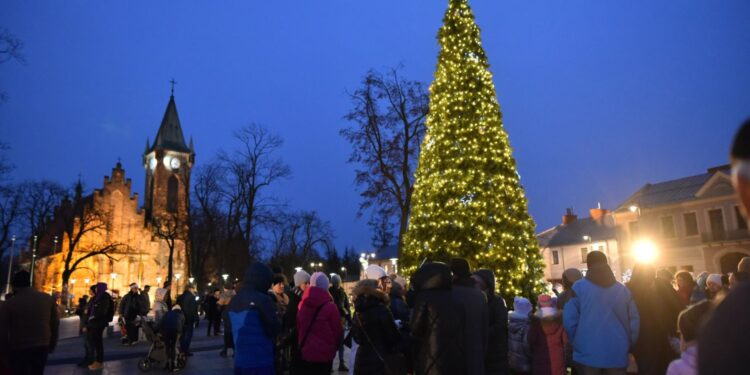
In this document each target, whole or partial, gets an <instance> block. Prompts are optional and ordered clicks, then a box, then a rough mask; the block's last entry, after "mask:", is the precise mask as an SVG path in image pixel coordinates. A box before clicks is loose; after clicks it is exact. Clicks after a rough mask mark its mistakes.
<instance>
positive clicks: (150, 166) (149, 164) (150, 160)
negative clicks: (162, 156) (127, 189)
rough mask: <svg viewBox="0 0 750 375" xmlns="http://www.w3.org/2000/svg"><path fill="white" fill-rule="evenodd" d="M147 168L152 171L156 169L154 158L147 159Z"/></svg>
mask: <svg viewBox="0 0 750 375" xmlns="http://www.w3.org/2000/svg"><path fill="white" fill-rule="evenodd" d="M148 167H149V168H151V170H152V171H153V170H155V169H156V158H150V159H148Z"/></svg>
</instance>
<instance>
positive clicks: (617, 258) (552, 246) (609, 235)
mask: <svg viewBox="0 0 750 375" xmlns="http://www.w3.org/2000/svg"><path fill="white" fill-rule="evenodd" d="M589 213H590V215H591V216H590V217H587V218H582V219H579V218H578V216H577V215H575V214H574V213H573V211H572V210H571V209H568V210H567V211H566V213H565V215H563V217H562V223H560V225H556V226H554V227H552V228H549V229H547V230H545V231H543V232H541V233H539V234H538V235H537V239H538V240H539V247H540V249H541V252H542V258H543V259H544V262H545V265H546V266H545V268H544V277H545V279H547V280H549V281H551V282H560V281H562V274H563V271H565V270H566V269H568V268H578V269H580V270H582V271H583V272H584V273H585V271H586V269H587V267H586V256H587V255H588V253H589V252H590V251H593V250H598V251H601V252H603V253H604V254H606V255H607V258H609V264H610V267H611V268H612V270H613V271H614V274H615V277H617V279H618V280H623V277H625V278H627V276H626V274H627V271H626V269H624V268H623V264H622V261H621V259H622V257H621V255H620V247H619V246H618V242H617V235H616V233H617V228H616V227H615V226H614V220H613V216H612V214H611V213H609V212H608V211H607V210H605V209H603V208H601V207H598V208H592V209H591V210H589Z"/></svg>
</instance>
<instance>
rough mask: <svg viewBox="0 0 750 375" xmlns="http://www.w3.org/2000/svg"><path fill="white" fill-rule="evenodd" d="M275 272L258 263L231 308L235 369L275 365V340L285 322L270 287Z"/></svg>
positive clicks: (230, 319) (233, 300)
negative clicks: (277, 312) (279, 313)
mask: <svg viewBox="0 0 750 375" xmlns="http://www.w3.org/2000/svg"><path fill="white" fill-rule="evenodd" d="M272 277H273V274H272V273H271V269H270V268H268V266H266V265H264V264H262V263H258V262H255V263H253V264H251V265H250V267H248V269H247V272H246V273H245V279H244V288H242V290H241V291H240V293H238V294H237V295H235V296H234V298H232V301H231V302H230V303H229V305H228V308H227V317H228V318H229V319H228V320H229V323H230V329H231V332H232V338H233V341H234V351H235V354H234V366H235V368H243V369H255V368H269V367H270V368H273V362H274V339H275V337H276V335H277V334H278V333H279V330H280V327H281V323H280V322H279V320H278V319H277V317H276V306H275V304H274V301H273V300H272V299H271V296H269V295H268V293H267V291H268V288H269V287H270V286H271V278H272Z"/></svg>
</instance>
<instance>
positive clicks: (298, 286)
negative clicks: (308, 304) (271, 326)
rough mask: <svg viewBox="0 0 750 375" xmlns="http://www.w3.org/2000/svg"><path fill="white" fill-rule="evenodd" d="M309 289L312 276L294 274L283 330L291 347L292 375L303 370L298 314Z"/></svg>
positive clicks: (290, 365)
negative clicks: (300, 304) (298, 332)
mask: <svg viewBox="0 0 750 375" xmlns="http://www.w3.org/2000/svg"><path fill="white" fill-rule="evenodd" d="M309 287H310V274H309V273H307V272H306V271H305V270H299V271H298V272H297V273H295V274H294V288H292V290H291V291H289V293H288V294H287V296H289V306H288V308H287V309H286V313H285V314H284V319H283V324H282V327H283V328H282V329H283V331H284V334H285V335H287V339H286V341H287V342H288V345H289V346H290V347H289V349H290V356H291V363H290V364H289V367H290V372H291V373H292V374H296V373H298V371H301V370H303V369H302V368H300V364H301V363H302V355H301V354H300V352H299V344H298V343H297V312H298V311H299V303H300V302H302V294H303V293H304V292H305V289H307V288H309Z"/></svg>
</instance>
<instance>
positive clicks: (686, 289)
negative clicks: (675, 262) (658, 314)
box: [674, 271, 695, 307]
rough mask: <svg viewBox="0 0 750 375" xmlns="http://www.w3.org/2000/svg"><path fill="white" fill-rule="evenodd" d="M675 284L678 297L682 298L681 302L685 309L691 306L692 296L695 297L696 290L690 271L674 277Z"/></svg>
mask: <svg viewBox="0 0 750 375" xmlns="http://www.w3.org/2000/svg"><path fill="white" fill-rule="evenodd" d="M674 281H675V284H677V296H679V297H680V302H681V303H682V306H683V307H687V306H690V296H692V295H693V290H694V289H695V280H693V276H692V275H690V272H688V271H680V272H677V273H676V274H675V275H674Z"/></svg>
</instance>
